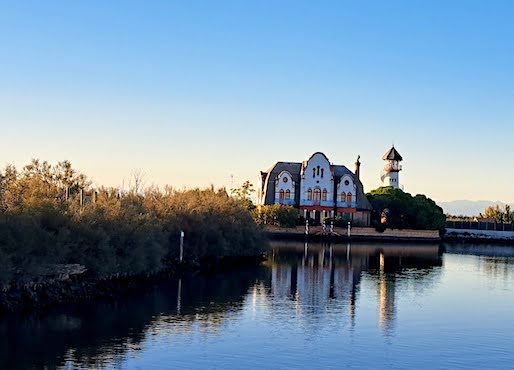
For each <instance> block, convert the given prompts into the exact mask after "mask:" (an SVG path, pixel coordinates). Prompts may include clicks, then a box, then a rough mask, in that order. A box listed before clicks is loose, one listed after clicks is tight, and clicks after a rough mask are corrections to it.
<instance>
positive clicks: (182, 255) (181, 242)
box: [179, 231, 184, 263]
mask: <svg viewBox="0 0 514 370" xmlns="http://www.w3.org/2000/svg"><path fill="white" fill-rule="evenodd" d="M183 258H184V231H180V257H179V261H180V263H182V259H183Z"/></svg>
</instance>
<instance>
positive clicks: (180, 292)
mask: <svg viewBox="0 0 514 370" xmlns="http://www.w3.org/2000/svg"><path fill="white" fill-rule="evenodd" d="M181 306H182V279H178V288H177V313H178V314H180V308H181Z"/></svg>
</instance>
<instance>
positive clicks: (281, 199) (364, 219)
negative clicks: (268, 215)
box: [257, 152, 372, 226]
mask: <svg viewBox="0 0 514 370" xmlns="http://www.w3.org/2000/svg"><path fill="white" fill-rule="evenodd" d="M359 175H360V161H359V158H357V161H356V162H355V173H353V172H351V171H350V170H349V169H348V168H346V167H345V166H342V165H334V164H331V163H330V161H329V160H328V158H327V156H326V155H325V154H323V153H321V152H316V153H314V154H313V155H312V156H311V157H310V158H309V159H308V160H306V161H303V162H277V163H275V164H274V165H273V166H271V167H270V168H269V169H268V170H267V171H265V172H261V173H260V177H259V185H258V189H257V197H258V200H257V203H258V205H271V204H283V205H288V206H292V207H295V208H298V209H299V210H300V214H301V215H302V216H303V217H305V218H311V219H314V220H316V221H317V222H320V221H322V220H323V219H324V218H325V217H336V216H341V217H347V218H348V219H350V220H352V222H353V224H355V225H363V226H368V225H369V223H370V213H371V210H372V207H371V204H370V203H369V201H368V199H367V198H366V195H365V194H364V189H363V186H362V183H361V181H360V179H359Z"/></svg>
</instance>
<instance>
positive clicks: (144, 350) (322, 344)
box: [0, 243, 514, 369]
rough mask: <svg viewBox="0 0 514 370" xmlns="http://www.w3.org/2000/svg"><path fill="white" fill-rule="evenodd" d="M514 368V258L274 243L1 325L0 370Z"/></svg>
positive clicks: (502, 251)
mask: <svg viewBox="0 0 514 370" xmlns="http://www.w3.org/2000/svg"><path fill="white" fill-rule="evenodd" d="M25 368H27V369H31V368H34V369H54V368H62V369H180V368H183V369H247V368H248V369H249V368H259V369H317V368H323V369H324V368H335V369H341V368H350V369H423V368H424V369H471V368H473V369H514V248H510V247H505V246H480V247H471V248H470V247H463V246H457V245H447V246H445V247H444V248H441V247H440V246H439V245H435V244H434V245H425V244H423V245H406V244H352V245H351V246H349V245H346V244H338V245H334V246H332V247H328V246H322V245H319V244H310V245H308V246H306V245H304V244H303V243H276V244H274V245H273V252H272V253H271V255H270V261H269V262H268V263H267V264H266V265H264V266H262V267H260V268H255V269H247V270H245V271H238V272H231V273H225V274H217V275H210V276H196V277H193V278H189V279H181V280H178V281H169V282H166V283H163V284H161V285H159V286H155V287H154V288H152V289H150V290H149V291H147V292H145V293H141V294H137V295H134V296H132V297H129V298H124V299H120V300H118V301H116V302H104V303H90V304H87V305H81V306H80V307H66V308H60V309H59V310H54V311H52V312H47V313H40V314H37V315H31V316H28V317H27V316H9V317H5V318H3V319H1V318H0V369H25Z"/></svg>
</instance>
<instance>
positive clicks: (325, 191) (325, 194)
mask: <svg viewBox="0 0 514 370" xmlns="http://www.w3.org/2000/svg"><path fill="white" fill-rule="evenodd" d="M322 171H323V170H322ZM327 194H328V191H327V189H323V193H322V195H321V200H323V201H326V200H327Z"/></svg>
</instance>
